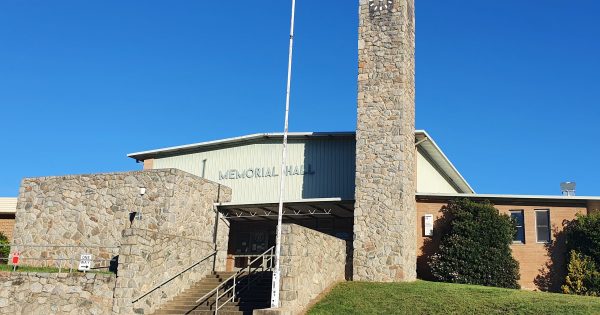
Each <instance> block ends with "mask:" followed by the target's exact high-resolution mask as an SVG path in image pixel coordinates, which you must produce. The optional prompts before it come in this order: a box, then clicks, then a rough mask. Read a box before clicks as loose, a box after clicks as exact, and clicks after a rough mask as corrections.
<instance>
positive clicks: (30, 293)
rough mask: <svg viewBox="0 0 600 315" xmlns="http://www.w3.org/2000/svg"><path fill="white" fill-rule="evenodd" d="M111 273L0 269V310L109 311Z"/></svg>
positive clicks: (86, 312) (111, 291)
mask: <svg viewBox="0 0 600 315" xmlns="http://www.w3.org/2000/svg"><path fill="white" fill-rule="evenodd" d="M114 286H115V276H114V275H110V274H94V273H87V274H66V273H64V274H56V273H53V274H50V273H21V272H15V273H0V314H73V315H80V314H97V315H103V314H110V313H111V310H112V300H113V289H114Z"/></svg>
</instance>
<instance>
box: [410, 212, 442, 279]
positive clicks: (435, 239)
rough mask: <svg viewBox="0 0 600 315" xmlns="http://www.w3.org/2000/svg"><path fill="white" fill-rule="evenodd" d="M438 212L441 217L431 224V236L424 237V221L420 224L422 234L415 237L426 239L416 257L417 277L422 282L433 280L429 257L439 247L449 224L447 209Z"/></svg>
mask: <svg viewBox="0 0 600 315" xmlns="http://www.w3.org/2000/svg"><path fill="white" fill-rule="evenodd" d="M440 212H441V213H442V216H441V217H439V218H438V219H437V220H435V222H434V223H433V231H434V232H433V236H425V221H424V220H421V222H420V224H421V231H422V232H421V233H422V234H421V235H417V237H427V238H426V239H425V240H424V241H423V246H421V248H420V250H421V255H419V256H418V257H417V277H418V278H419V279H422V280H429V281H434V280H435V278H434V277H433V275H432V274H431V268H430V267H429V261H430V260H431V256H432V255H433V254H435V252H436V251H437V249H438V248H439V247H440V243H441V241H442V235H444V234H445V233H446V229H447V228H448V227H449V223H450V218H449V216H448V212H447V207H446V206H443V207H442V208H441V209H440Z"/></svg>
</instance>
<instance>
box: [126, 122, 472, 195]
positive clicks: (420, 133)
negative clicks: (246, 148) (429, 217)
mask: <svg viewBox="0 0 600 315" xmlns="http://www.w3.org/2000/svg"><path fill="white" fill-rule="evenodd" d="M282 137H283V133H257V134H251V135H247V136H241V137H235V138H227V139H221V140H215V141H207V142H200V143H194V144H188V145H182V146H176V147H168V148H163V149H156V150H149V151H142V152H136V153H130V154H128V155H127V156H128V157H130V158H133V159H135V160H138V161H143V160H146V159H151V158H157V157H160V156H168V155H177V154H185V153H189V152H194V151H198V150H214V149H219V148H221V147H226V146H231V145H241V144H246V143H249V142H254V141H259V140H261V139H276V138H282ZM315 137H356V133H355V132H290V133H289V135H288V138H289V139H290V140H292V139H306V138H315ZM415 142H417V143H419V146H420V147H421V148H422V149H423V150H424V151H425V152H426V153H427V154H428V156H429V157H430V158H431V159H432V160H433V162H434V163H435V164H436V166H437V167H438V168H439V169H440V170H441V171H442V172H443V173H444V175H445V177H447V178H448V179H449V180H450V181H451V182H452V184H453V185H454V186H456V188H457V189H458V190H459V191H460V192H462V193H475V191H474V190H473V188H471V186H470V185H469V183H468V182H467V181H466V180H465V178H464V177H463V176H462V175H461V174H460V172H458V170H457V169H456V167H454V165H453V164H452V162H450V160H449V159H448V157H446V155H445V154H444V152H442V150H441V149H440V147H439V146H438V145H437V144H436V143H435V141H433V139H432V138H431V136H429V134H428V133H427V132H426V131H424V130H417V131H415Z"/></svg>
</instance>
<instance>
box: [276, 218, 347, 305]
mask: <svg viewBox="0 0 600 315" xmlns="http://www.w3.org/2000/svg"><path fill="white" fill-rule="evenodd" d="M345 268H346V241H344V240H341V239H339V238H336V237H333V236H330V235H327V234H324V233H321V232H318V231H315V230H312V229H309V228H306V227H303V226H300V225H296V224H284V225H283V226H282V248H281V290H280V299H281V310H280V314H286V313H288V314H302V312H303V311H306V308H307V307H308V306H310V304H311V302H314V301H315V299H316V298H317V297H318V296H319V295H320V294H321V293H322V292H323V291H324V290H326V289H328V288H330V287H332V286H333V285H335V284H336V283H338V282H342V281H344V280H345V272H346V269H345Z"/></svg>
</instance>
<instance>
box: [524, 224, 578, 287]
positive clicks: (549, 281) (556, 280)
mask: <svg viewBox="0 0 600 315" xmlns="http://www.w3.org/2000/svg"><path fill="white" fill-rule="evenodd" d="M569 223H570V221H567V220H564V221H563V222H562V229H559V228H558V227H556V226H553V227H552V234H553V236H554V237H553V239H552V242H551V243H548V244H545V245H544V247H545V248H546V252H547V255H548V258H549V260H548V261H547V262H546V264H545V265H544V267H542V268H540V269H539V274H538V275H537V276H536V277H535V279H534V281H533V283H534V284H535V285H536V287H537V288H538V289H540V290H542V291H549V292H561V289H560V286H561V285H563V284H564V280H565V277H566V265H565V264H566V255H567V253H566V251H567V249H566V243H565V240H566V235H565V229H566V227H567V226H568V225H569Z"/></svg>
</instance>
